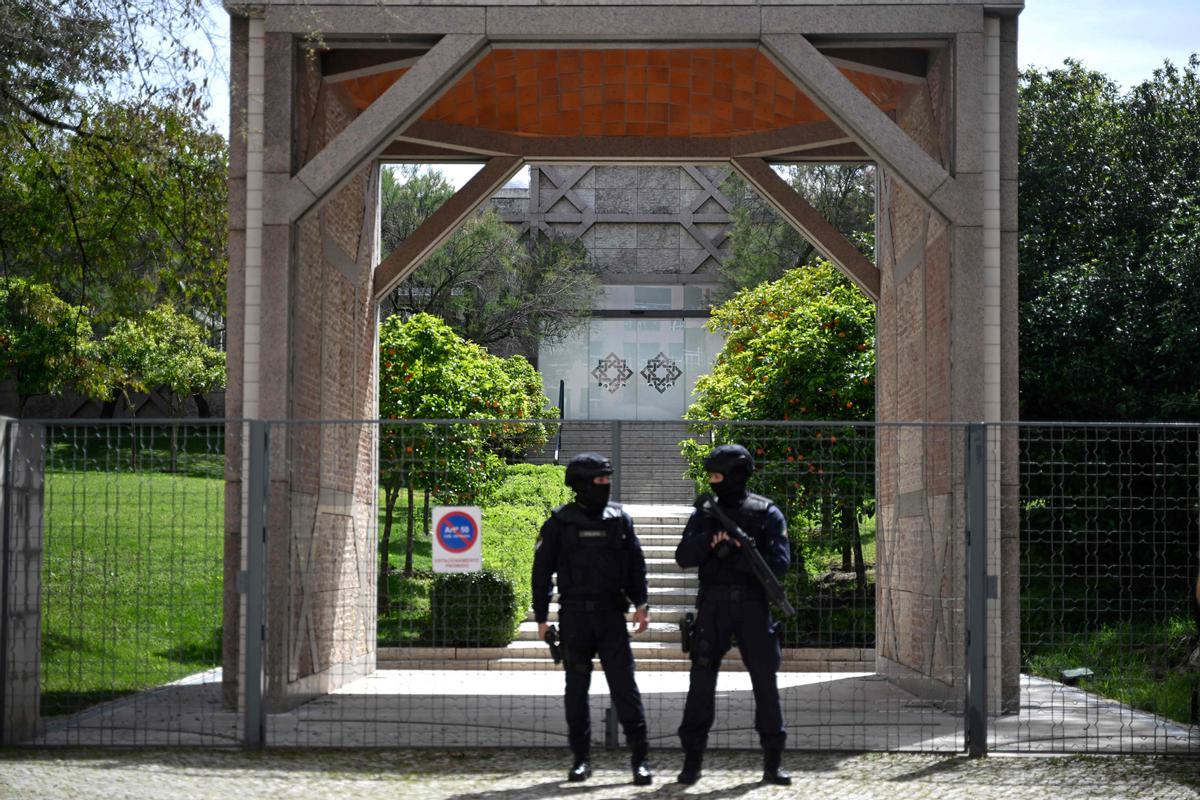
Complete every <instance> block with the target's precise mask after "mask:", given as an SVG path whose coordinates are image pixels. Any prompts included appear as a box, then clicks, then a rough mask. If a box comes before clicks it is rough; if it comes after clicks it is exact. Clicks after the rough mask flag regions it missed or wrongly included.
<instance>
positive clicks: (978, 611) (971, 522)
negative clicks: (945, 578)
mask: <svg viewBox="0 0 1200 800" xmlns="http://www.w3.org/2000/svg"><path fill="white" fill-rule="evenodd" d="M966 433H967V436H966V450H967V453H966V456H967V459H966V467H967V474H966V484H967V485H966V492H967V497H966V500H967V503H966V505H967V531H966V534H967V715H966V730H967V752H968V754H969V755H970V756H972V757H977V756H982V755H984V754H986V753H987V736H988V715H987V711H988V709H987V648H988V631H987V533H988V531H987V499H988V498H987V485H988V484H987V426H986V425H984V424H982V423H973V424H971V425H968V426H967V431H966Z"/></svg>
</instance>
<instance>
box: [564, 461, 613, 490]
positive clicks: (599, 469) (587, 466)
mask: <svg viewBox="0 0 1200 800" xmlns="http://www.w3.org/2000/svg"><path fill="white" fill-rule="evenodd" d="M612 473H613V468H612V462H611V461H609V460H608V459H607V458H605V457H604V456H602V455H600V454H599V453H580V454H579V455H577V456H575V457H574V458H572V459H571V460H570V461H568V462H567V477H566V481H565V483H566V484H567V486H570V487H571V488H577V487H578V485H579V484H583V485H587V484H589V483H591V482H592V478H595V477H596V476H597V475H612Z"/></svg>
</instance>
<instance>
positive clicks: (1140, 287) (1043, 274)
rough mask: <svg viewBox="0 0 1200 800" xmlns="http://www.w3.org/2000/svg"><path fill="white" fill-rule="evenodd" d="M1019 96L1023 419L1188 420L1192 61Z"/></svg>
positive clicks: (1061, 75) (1195, 257)
mask: <svg viewBox="0 0 1200 800" xmlns="http://www.w3.org/2000/svg"><path fill="white" fill-rule="evenodd" d="M1019 91H1020V104H1019V107H1018V120H1019V133H1020V138H1019V147H1020V156H1019V160H1018V164H1019V170H1020V183H1021V204H1020V230H1021V233H1020V236H1021V240H1020V281H1019V291H1020V320H1021V322H1020V326H1021V330H1020V358H1021V378H1020V380H1021V416H1022V418H1024V419H1034V420H1042V419H1044V420H1072V419H1077V420H1128V421H1146V420H1196V419H1200V378H1198V377H1197V373H1196V372H1194V371H1193V370H1191V369H1187V368H1184V366H1183V365H1189V364H1193V363H1196V362H1197V361H1198V360H1200V60H1197V58H1196V57H1195V56H1193V58H1192V59H1191V61H1190V62H1189V63H1188V64H1187V65H1186V66H1185V67H1183V68H1177V67H1175V66H1172V65H1170V64H1167V65H1166V66H1164V67H1163V68H1162V69H1160V70H1157V71H1156V72H1155V73H1154V76H1153V77H1152V78H1151V79H1150V80H1148V81H1145V82H1144V83H1142V84H1141V85H1139V86H1136V87H1134V88H1133V89H1132V90H1131V91H1129V92H1127V93H1125V94H1122V93H1121V92H1120V91H1119V90H1118V89H1117V87H1116V85H1115V84H1113V82H1112V81H1110V80H1109V79H1108V78H1106V77H1105V76H1103V75H1101V74H1100V73H1097V72H1092V71H1089V70H1086V69H1084V68H1083V67H1082V66H1081V65H1080V64H1078V63H1075V62H1067V63H1066V64H1065V66H1064V67H1062V68H1061V69H1055V70H1050V71H1047V72H1041V71H1038V70H1030V71H1027V72H1024V73H1023V74H1022V75H1021V82H1020V89H1019Z"/></svg>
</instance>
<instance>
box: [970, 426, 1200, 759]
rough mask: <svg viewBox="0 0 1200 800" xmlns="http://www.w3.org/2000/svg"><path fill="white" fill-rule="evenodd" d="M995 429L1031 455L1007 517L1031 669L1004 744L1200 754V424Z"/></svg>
mask: <svg viewBox="0 0 1200 800" xmlns="http://www.w3.org/2000/svg"><path fill="white" fill-rule="evenodd" d="M995 433H996V434H997V438H999V437H1001V436H1002V437H1007V438H1008V439H1009V440H1010V441H1009V442H1008V444H1007V446H1008V447H1009V448H1011V450H1013V451H1015V452H1016V453H1017V454H1018V459H1019V462H1018V466H1017V469H1018V470H1019V483H1017V482H1015V481H1014V483H1013V485H1011V486H1009V487H1003V488H1002V490H1001V492H1000V504H999V505H1000V508H999V514H1000V516H1001V521H1002V522H1003V523H1004V524H1005V526H1006V527H1007V528H1009V529H1013V528H1017V529H1019V531H1020V536H1019V540H1015V539H1014V542H1013V545H1014V550H1015V549H1016V548H1017V546H1018V541H1019V550H1018V551H1017V552H1014V553H1013V554H1012V555H1013V556H1015V559H1013V558H1011V557H1010V560H1018V561H1019V567H1018V565H1017V564H1013V565H1012V566H1013V569H1012V570H1011V572H1013V573H1016V572H1017V569H1018V568H1019V580H1012V581H1011V588H1012V589H1015V590H1017V591H1019V593H1020V605H1019V614H1020V619H1019V623H1018V626H1013V625H1010V626H1009V628H1010V629H1011V628H1014V627H1018V629H1019V637H1018V635H1017V634H1016V633H1015V632H1012V633H1010V636H1009V640H1008V641H1007V642H1006V643H1005V646H1012V647H1016V646H1019V650H1020V663H1021V675H1020V697H1019V702H1018V701H1017V698H1015V697H1010V698H1008V703H1007V705H1008V708H1007V710H1008V712H1009V713H1007V714H1005V715H1004V716H1003V717H1001V718H1000V720H999V721H998V722H997V724H996V726H995V728H994V730H993V741H992V743H991V746H992V748H993V749H1005V750H1022V751H1030V750H1053V751H1070V752H1080V751H1084V752H1121V753H1128V752H1152V753H1170V754H1174V753H1192V754H1195V753H1197V752H1200V741H1198V740H1197V738H1196V727H1195V725H1196V722H1197V721H1198V720H1197V704H1196V687H1197V677H1198V675H1200V674H1198V673H1197V668H1198V666H1200V665H1198V664H1197V662H1196V658H1195V656H1194V655H1192V654H1193V650H1194V648H1195V647H1196V645H1197V618H1196V617H1194V616H1193V613H1194V603H1195V599H1194V588H1195V580H1196V577H1197V558H1198V556H1200V427H1198V426H1192V425H1121V426H1118V425H1072V424H1062V425H1052V424H1045V425H1021V426H1015V425H1014V426H1004V427H1000V428H997V429H995ZM1013 577H1014V578H1015V577H1016V576H1015V575H1013ZM1018 643H1019V644H1018ZM1011 694H1012V692H1010V695H1011Z"/></svg>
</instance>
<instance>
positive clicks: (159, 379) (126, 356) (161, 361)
mask: <svg viewBox="0 0 1200 800" xmlns="http://www.w3.org/2000/svg"><path fill="white" fill-rule="evenodd" d="M103 350H104V358H105V361H106V362H107V363H108V364H109V365H110V366H111V367H112V369H113V370H114V372H115V374H116V375H117V376H118V385H117V388H118V390H119V391H122V392H124V393H126V394H128V392H129V391H138V392H149V391H152V390H154V389H162V390H164V391H165V396H166V399H167V404H168V408H169V410H170V413H171V416H173V417H182V416H185V415H186V414H187V408H188V400H189V399H190V398H191V397H192V396H193V395H197V394H200V393H202V392H210V391H212V390H213V389H217V388H220V387H221V386H224V385H225V354H224V353H222V352H219V351H218V350H216V349H214V348H213V347H212V346H211V345H209V344H208V341H207V334H206V332H205V331H204V329H203V328H202V327H201V326H200V325H198V324H197V323H196V321H195V320H193V319H192V318H190V317H189V316H187V315H186V314H182V313H180V312H179V311H177V310H175V309H174V308H172V307H171V306H169V305H160V306H157V307H155V308H152V309H151V310H150V311H148V312H146V313H145V314H143V315H142V316H140V317H139V318H137V319H125V320H122V321H121V322H119V323H118V324H117V325H116V327H115V328H113V330H112V332H111V333H109V335H108V336H106V337H105V338H104V342H103Z"/></svg>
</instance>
